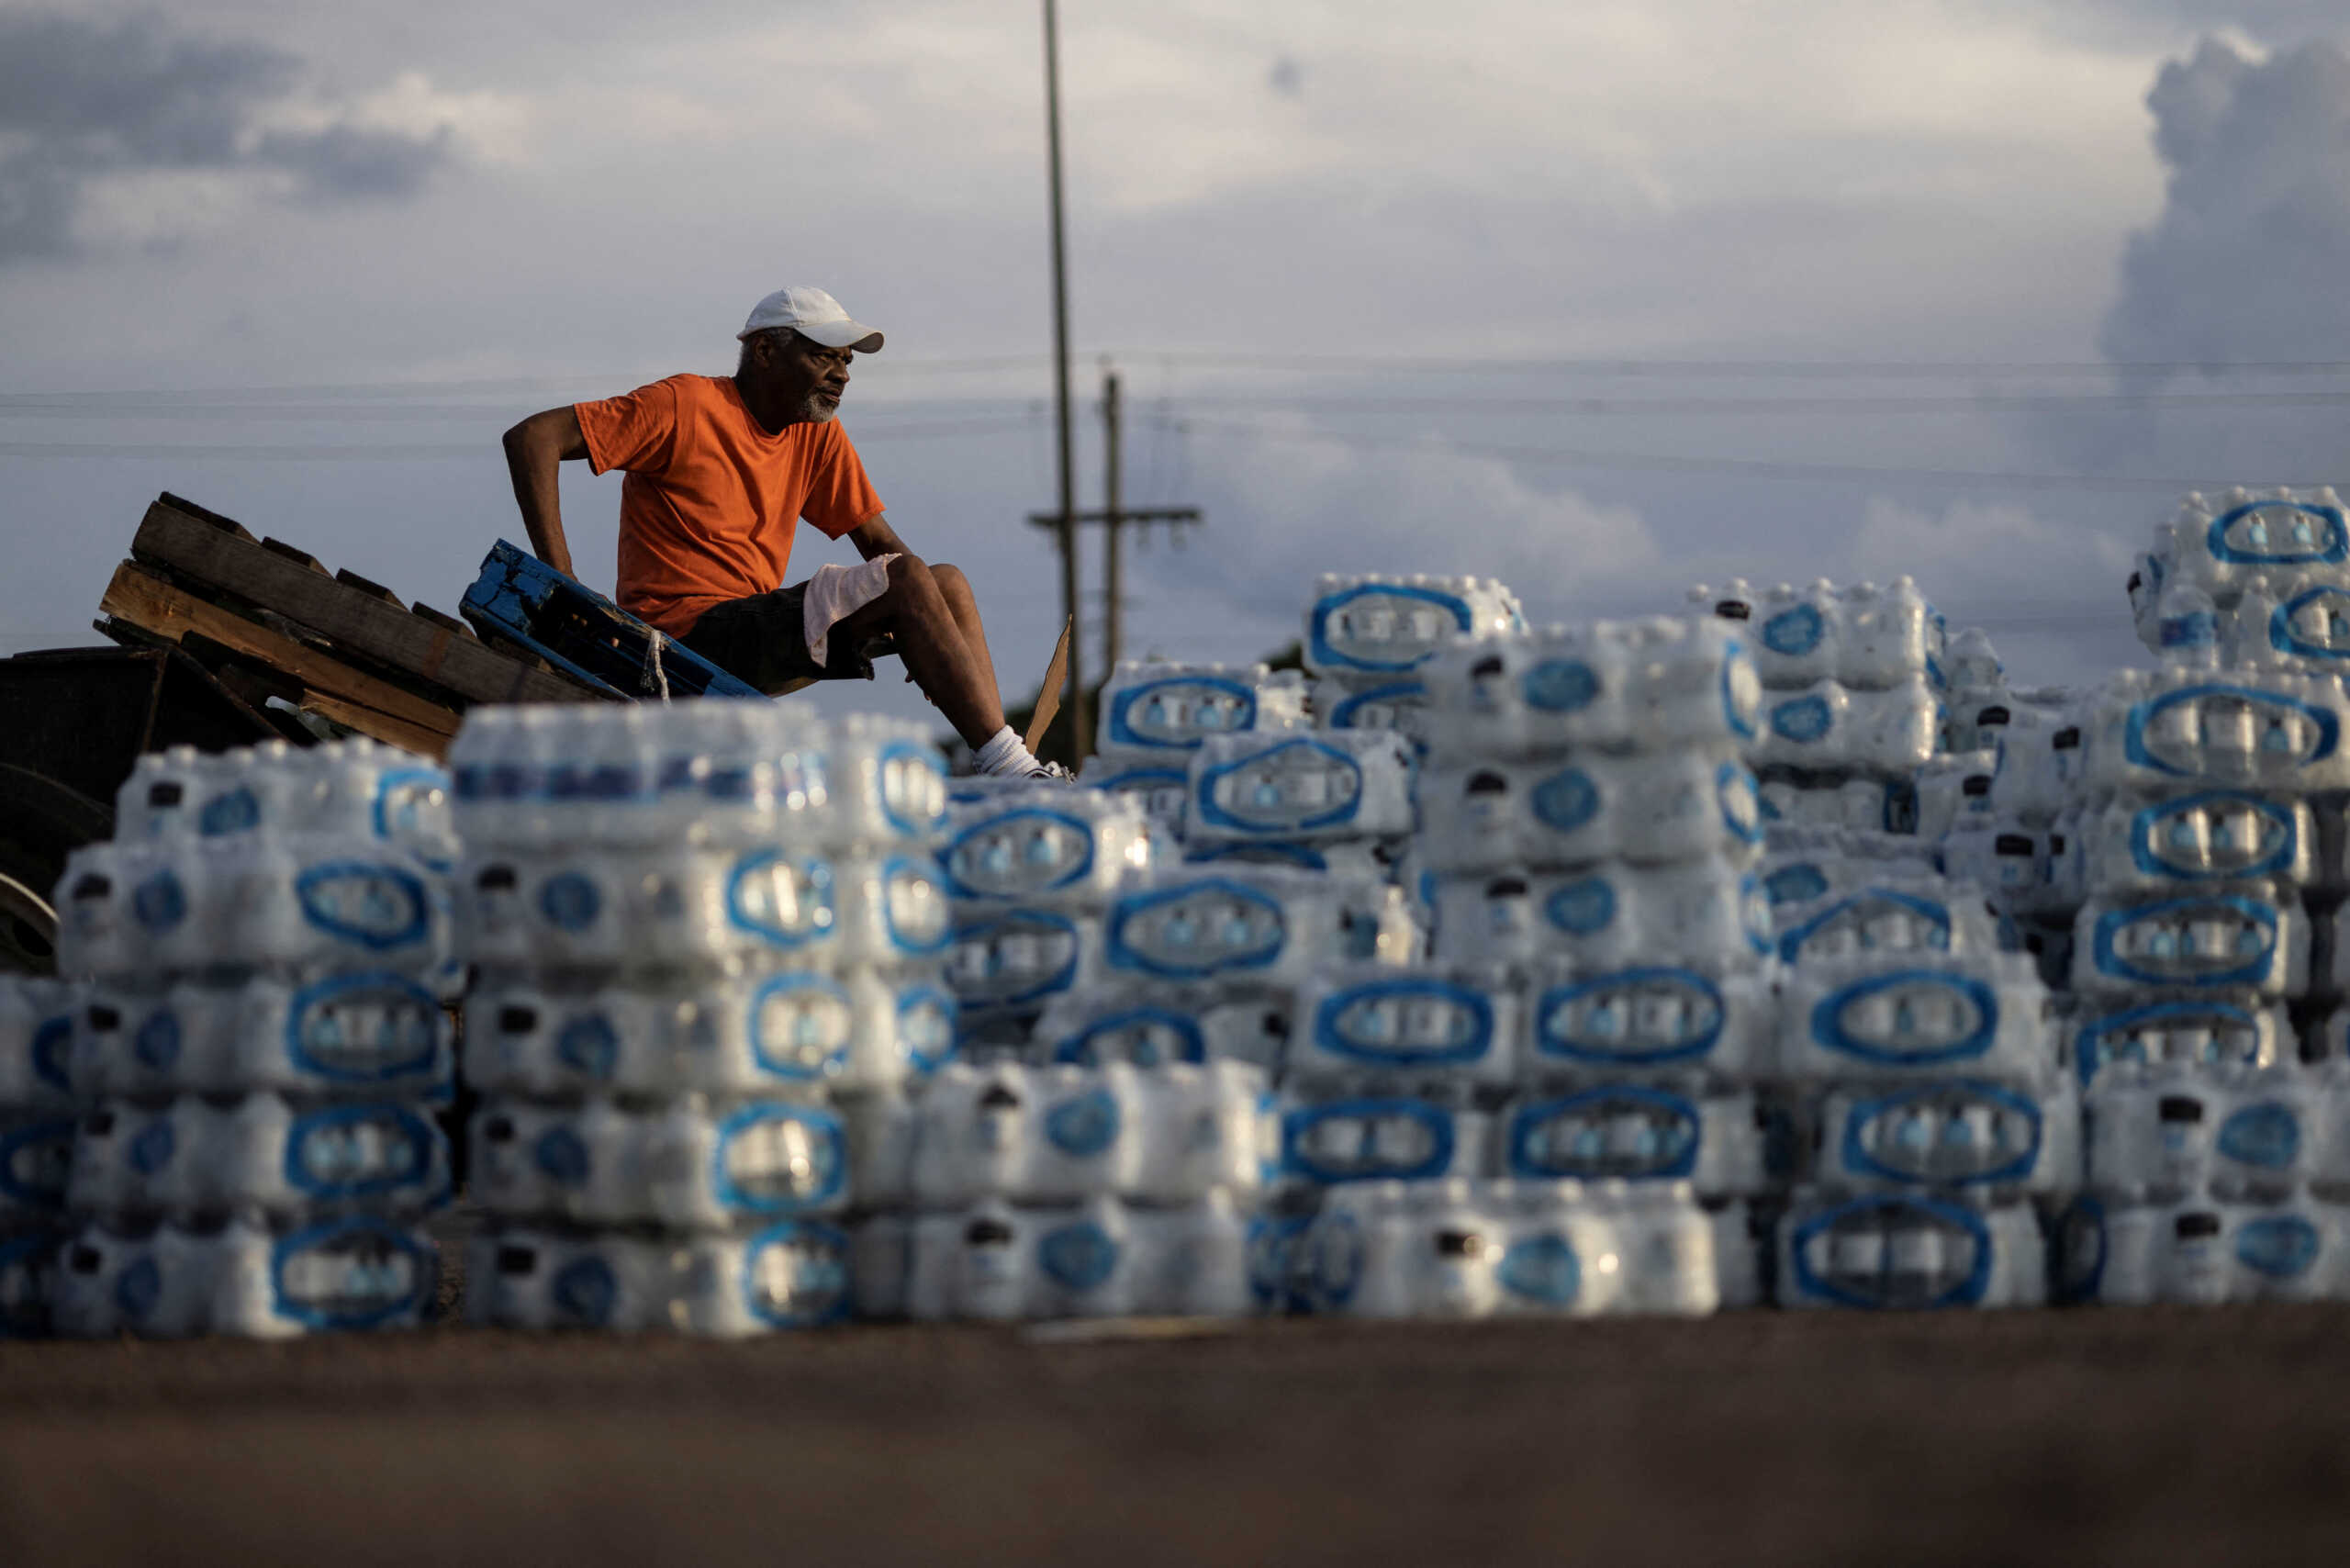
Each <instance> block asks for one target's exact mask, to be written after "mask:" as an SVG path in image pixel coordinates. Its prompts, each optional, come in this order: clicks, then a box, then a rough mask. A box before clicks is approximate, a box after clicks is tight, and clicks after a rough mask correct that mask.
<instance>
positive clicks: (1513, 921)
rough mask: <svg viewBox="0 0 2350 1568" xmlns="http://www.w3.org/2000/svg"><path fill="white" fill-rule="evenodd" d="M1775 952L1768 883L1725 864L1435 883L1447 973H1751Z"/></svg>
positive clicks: (1440, 952) (1500, 875)
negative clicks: (1545, 965)
mask: <svg viewBox="0 0 2350 1568" xmlns="http://www.w3.org/2000/svg"><path fill="white" fill-rule="evenodd" d="M1771 945H1772V924H1771V904H1770V900H1769V896H1768V895H1767V894H1766V893H1765V892H1764V891H1763V889H1762V879H1761V878H1760V877H1758V876H1756V875H1755V874H1754V873H1753V872H1752V871H1750V870H1747V869H1745V868H1742V867H1741V866H1740V865H1739V864H1738V863H1737V862H1736V861H1733V860H1729V859H1725V858H1723V857H1718V856H1707V857H1703V858H1700V859H1696V860H1691V861H1687V862H1684V863H1683V864H1680V865H1668V866H1632V865H1626V864H1623V863H1620V862H1619V863H1615V864H1603V865H1599V866H1593V867H1589V868H1584V869H1582V870H1578V871H1552V872H1541V871H1533V872H1527V871H1497V872H1489V873H1487V874H1485V875H1483V876H1451V877H1442V878H1438V879H1437V882H1436V936H1435V952H1436V957H1437V958H1438V961H1440V962H1445V963H1511V964H1527V963H1531V962H1533V961H1535V960H1536V959H1538V958H1547V957H1553V956H1556V957H1560V958H1569V959H1572V960H1574V961H1575V962H1577V963H1581V964H1584V965H1588V966H1591V967H1593V968H1598V969H1619V968H1622V967H1624V966H1626V965H1628V964H1634V963H1639V962H1643V961H1645V962H1650V963H1696V964H1702V965H1706V966H1708V967H1712V968H1720V969H1738V968H1740V967H1741V966H1743V967H1745V968H1749V969H1751V968H1753V967H1754V966H1755V965H1757V964H1759V963H1760V962H1762V958H1764V956H1765V955H1767V954H1768V953H1769V952H1770V950H1771Z"/></svg>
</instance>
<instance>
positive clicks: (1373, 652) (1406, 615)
mask: <svg viewBox="0 0 2350 1568" xmlns="http://www.w3.org/2000/svg"><path fill="white" fill-rule="evenodd" d="M1382 600H1384V601H1387V602H1385V603H1383V604H1382V602H1381V601H1382ZM1429 609H1433V610H1435V611H1436V614H1435V615H1434V617H1433V620H1434V621H1435V622H1437V627H1436V629H1434V630H1433V631H1432V632H1431V633H1428V634H1421V633H1417V632H1413V633H1402V632H1399V630H1398V626H1399V623H1408V622H1414V621H1416V620H1417V619H1418V617H1419V615H1420V614H1421V613H1424V612H1425V611H1427V610H1429ZM1445 622H1449V625H1448V624H1445ZM1475 624H1476V621H1475V618H1474V617H1473V616H1472V615H1471V614H1470V611H1469V606H1468V604H1467V602H1466V601H1464V600H1463V599H1460V597H1459V596H1457V595H1454V594H1449V593H1442V592H1439V591H1438V590H1437V589H1435V588H1413V587H1409V586H1406V585H1404V584H1402V583H1365V584H1362V585H1360V587H1356V588H1344V589H1341V590H1340V591H1338V592H1337V593H1333V594H1326V595H1325V596H1324V597H1323V598H1321V599H1316V600H1315V602H1314V608H1313V609H1312V610H1308V611H1307V612H1306V618H1305V637H1306V644H1307V646H1306V654H1305V662H1306V664H1307V666H1310V667H1311V668H1314V669H1317V670H1326V669H1367V670H1407V669H1410V668H1412V667H1413V666H1415V665H1417V664H1418V663H1419V662H1420V661H1421V660H1422V659H1424V658H1426V657H1427V655H1428V654H1429V653H1430V652H1431V651H1433V650H1434V649H1435V648H1436V647H1437V646H1438V644H1440V643H1442V642H1443V640H1444V639H1445V638H1446V637H1447V636H1449V635H1450V634H1451V633H1454V632H1467V631H1470V630H1471V629H1472V628H1473V627H1474V625H1475Z"/></svg>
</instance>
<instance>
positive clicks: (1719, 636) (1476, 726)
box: [1282, 620, 1772, 1316]
mask: <svg viewBox="0 0 2350 1568" xmlns="http://www.w3.org/2000/svg"><path fill="white" fill-rule="evenodd" d="M1421 676H1422V680H1423V682H1424V684H1425V687H1426V689H1427V708H1426V711H1425V731H1424V733H1425V734H1426V737H1427V744H1428V746H1429V752H1430V756H1431V757H1432V758H1433V759H1434V760H1432V761H1431V763H1430V764H1429V765H1428V767H1427V769H1426V771H1425V772H1424V773H1423V775H1422V778H1421V781H1420V790H1419V805H1420V812H1421V823H1422V829H1421V833H1420V835H1419V837H1418V839H1417V841H1416V844H1415V846H1414V847H1413V850H1412V854H1411V860H1412V863H1413V864H1414V865H1415V867H1416V868H1417V870H1418V879H1419V880H1421V881H1422V882H1423V884H1424V886H1425V888H1426V890H1427V902H1428V904H1429V905H1430V907H1431V908H1432V909H1433V911H1434V914H1435V932H1434V953H1433V960H1432V961H1431V962H1429V963H1427V964H1426V965H1422V966H1419V967H1416V968H1414V969H1406V970H1403V971H1385V972H1382V971H1378V970H1370V969H1337V970H1335V971H1332V972H1329V973H1326V974H1323V975H1320V976H1317V977H1316V978H1315V980H1314V982H1313V984H1312V985H1311V986H1309V987H1308V988H1307V989H1306V991H1304V993H1303V994H1302V996H1301V999H1300V1004H1299V1007H1298V1013H1297V1020H1296V1028H1295V1030H1294V1032H1293V1035H1292V1040H1291V1043H1290V1049H1289V1053H1288V1065H1287V1071H1286V1075H1285V1088H1284V1106H1285V1112H1284V1117H1283V1126H1282V1153H1283V1165H1284V1170H1285V1172H1286V1173H1287V1175H1288V1178H1289V1179H1290V1180H1291V1181H1292V1182H1293V1183H1295V1184H1296V1185H1297V1186H1298V1187H1299V1188H1301V1189H1303V1190H1304V1191H1306V1192H1308V1193H1314V1192H1317V1191H1318V1192H1319V1193H1320V1194H1321V1196H1320V1204H1319V1207H1318V1212H1315V1213H1314V1214H1313V1215H1311V1217H1309V1218H1305V1219H1303V1220H1300V1221H1298V1222H1296V1223H1295V1230H1296V1233H1297V1237H1298V1239H1297V1242H1296V1244H1295V1251H1296V1256H1297V1259H1298V1263H1297V1265H1296V1269H1295V1274H1296V1280H1297V1286H1296V1288H1297V1289H1298V1291H1299V1292H1300V1294H1303V1295H1304V1298H1305V1299H1306V1301H1307V1302H1308V1303H1309V1304H1310V1305H1313V1306H1315V1307H1316V1308H1317V1309H1320V1310H1326V1311H1338V1312H1352V1313H1359V1314H1365V1315H1371V1316H1462V1315H1468V1316H1483V1315H1488V1314H1548V1315H1585V1314H1591V1313H1602V1312H1641V1311H1651V1312H1653V1311H1672V1312H1702V1311H1708V1310H1711V1309H1712V1308H1713V1307H1714V1306H1715V1305H1718V1303H1719V1302H1721V1301H1722V1300H1724V1299H1729V1300H1731V1301H1739V1300H1744V1299H1751V1296H1752V1294H1754V1291H1755V1289H1756V1284H1755V1282H1754V1279H1753V1276H1752V1271H1751V1266H1749V1265H1750V1264H1751V1252H1749V1250H1748V1249H1746V1247H1745V1245H1744V1235H1745V1225H1744V1215H1743V1213H1742V1211H1741V1210H1740V1202H1741V1201H1742V1200H1744V1199H1745V1198H1748V1197H1750V1196H1751V1195H1753V1194H1755V1193H1759V1192H1761V1191H1762V1189H1763V1186H1764V1183H1765V1172H1764V1170H1763V1168H1762V1167H1763V1160H1762V1133H1761V1123H1760V1121H1759V1119H1758V1117H1757V1114H1756V1106H1755V1103H1754V1101H1753V1097H1752V1093H1751V1087H1752V1083H1753V1081H1754V1079H1753V1074H1754V1072H1755V1070H1756V1069H1757V1068H1758V1067H1759V1066H1760V1065H1761V1063H1762V1055H1763V1053H1764V1052H1765V1051H1766V1049H1767V1047H1768V1043H1769V1031H1770V1025H1771V1022H1772V1010H1771V1007H1770V1003H1769V985H1768V975H1767V973H1766V972H1765V970H1766V969H1767V962H1768V949H1769V935H1770V932H1769V924H1768V915H1767V912H1766V909H1765V906H1764V904H1763V901H1762V890H1761V888H1760V886H1759V884H1758V883H1757V882H1756V880H1755V879H1754V878H1753V876H1752V874H1751V865H1752V862H1753V859H1754V857H1755V855H1756V853H1757V847H1758V846H1759V844H1760V841H1761V837H1762V829H1761V825H1760V819H1759V811H1758V806H1757V802H1756V798H1755V790H1754V780H1753V778H1752V776H1751V774H1750V773H1749V772H1748V771H1747V770H1746V768H1745V767H1744V766H1743V765H1742V764H1741V763H1740V760H1739V756H1738V753H1739V749H1740V746H1741V745H1743V744H1744V743H1745V741H1746V740H1747V739H1748V738H1749V736H1750V735H1751V733H1752V730H1753V726H1754V722H1755V719H1756V715H1757V712H1758V711H1759V708H1760V705H1761V700H1762V692H1761V688H1760V686H1759V683H1758V682H1757V681H1756V679H1755V676H1754V668H1753V665H1752V662H1751V658H1750V657H1749V655H1747V653H1746V652H1745V650H1744V647H1743V645H1742V640H1741V638H1740V635H1739V634H1738V632H1737V630H1736V629H1733V628H1731V627H1729V625H1727V624H1726V623H1723V622H1712V621H1703V620H1699V621H1656V622H1635V623H1626V624H1614V623H1609V622H1599V623H1596V624H1595V625H1591V626H1587V627H1582V628H1575V629H1568V628H1553V629H1550V630H1549V631H1545V632H1539V633H1516V634H1511V635H1505V636H1500V637H1492V638H1485V639H1460V640H1457V641H1456V642H1454V643H1453V644H1451V645H1449V647H1447V648H1446V649H1445V650H1444V651H1442V652H1441V653H1439V654H1438V655H1437V656H1436V657H1435V658H1433V659H1432V660H1430V661H1428V663H1427V665H1426V666H1423V667H1422V670H1421ZM1341 733H1343V732H1341ZM1701 1204H1703V1205H1711V1206H1712V1208H1713V1209H1715V1210H1718V1213H1716V1212H1709V1208H1708V1207H1707V1206H1701ZM1718 1232H1719V1235H1720V1237H1721V1238H1722V1240H1721V1242H1720V1244H1718ZM1725 1265H1727V1267H1725Z"/></svg>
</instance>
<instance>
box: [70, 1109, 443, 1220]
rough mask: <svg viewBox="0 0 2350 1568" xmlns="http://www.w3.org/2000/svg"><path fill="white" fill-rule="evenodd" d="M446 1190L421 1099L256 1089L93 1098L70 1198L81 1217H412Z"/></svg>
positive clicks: (79, 1139) (76, 1148) (77, 1143)
mask: <svg viewBox="0 0 2350 1568" xmlns="http://www.w3.org/2000/svg"><path fill="white" fill-rule="evenodd" d="M449 1195H450V1176H449V1144H448V1139H447V1138H445V1137H442V1132H441V1129H440V1127H439V1126H437V1125H436V1124H435V1123H434V1122H433V1120H432V1118H431V1114H429V1113H428V1111H426V1110H425V1109H424V1108H421V1107H419V1106H417V1105H413V1104H408V1103H401V1102H398V1101H356V1102H349V1103H337V1104H328V1105H310V1106H303V1105H295V1104H289V1103H287V1102H286V1101H285V1099H284V1098H282V1097H281V1096H279V1095H276V1094H272V1093H266V1092H263V1093H254V1094H247V1095H244V1096H243V1097H241V1098H239V1099H235V1100H222V1099H217V1098H213V1097H210V1096H207V1097H203V1098H198V1097H197V1096H195V1095H183V1096H181V1097H180V1098H179V1099H176V1100H169V1101H165V1102H162V1103H160V1104H158V1103H140V1102H133V1101H129V1100H107V1101H102V1102H100V1103H98V1104H97V1105H96V1106H95V1107H93V1108H92V1109H90V1110H88V1111H85V1112H84V1113H83V1114H82V1117H81V1121H80V1124H79V1126H78V1130H77V1132H76V1135H75V1137H74V1144H73V1181H72V1184H71V1186H70V1187H69V1188H68V1190H67V1204H68V1206H69V1207H70V1208H71V1209H72V1210H73V1212H74V1213H76V1214H88V1215H173V1216H175V1217H178V1218H182V1219H191V1218H193V1217H195V1216H197V1215H218V1214H227V1213H230V1212H232V1211H233V1212H243V1211H246V1210H251V1209H261V1210H266V1211H268V1212H271V1213H274V1214H285V1215H297V1214H308V1215H320V1214H325V1213H330V1212H337V1211H342V1210H357V1209H365V1210H367V1211H369V1212H371V1213H376V1214H406V1215H417V1214H422V1213H424V1212H425V1211H427V1210H429V1209H434V1208H438V1207H440V1206H441V1205H442V1204H445V1203H447V1202H448V1201H449Z"/></svg>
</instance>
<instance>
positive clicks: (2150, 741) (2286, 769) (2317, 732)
mask: <svg viewBox="0 0 2350 1568" xmlns="http://www.w3.org/2000/svg"><path fill="white" fill-rule="evenodd" d="M2205 702H2215V703H2217V702H2225V703H2229V704H2233V705H2234V706H2236V707H2240V708H2241V709H2242V710H2243V711H2244V715H2245V718H2246V720H2247V722H2249V724H2250V725H2251V727H2252V728H2253V729H2254V730H2255V731H2256V732H2257V733H2258V734H2259V739H2258V741H2257V742H2256V743H2255V745H2256V748H2257V751H2256V756H2255V767H2256V768H2257V770H2258V771H2259V772H2260V773H2261V774H2262V776H2263V777H2264V778H2270V779H2284V778H2289V777H2290V776H2291V775H2293V774H2295V773H2298V772H2299V771H2300V770H2301V769H2302V768H2305V767H2310V766H2311V764H2313V763H2318V762H2322V761H2324V760H2325V759H2326V758H2328V757H2330V756H2333V754H2334V751H2335V750H2336V749H2337V748H2338V747H2339V745H2341V741H2342V724H2341V721H2340V720H2339V719H2337V718H2336V717H2335V716H2334V715H2333V713H2332V712H2329V711H2327V710H2325V709H2323V708H2320V707H2317V706H2315V705H2314V704H2311V703H2308V702H2303V701H2301V700H2299V699H2297V698H2291V697H2285V696H2280V695H2278V694H2277V693H2276V692H2273V691H2262V690H2260V689H2257V688H2256V687H2250V686H2231V685H2228V684H2225V683H2223V682H2219V681H2213V682H2210V683H2208V684H2205V685H2201V686H2189V687H2183V688H2181V689H2178V690H2177V691H2172V692H2166V693H2165V694H2164V695H2162V696H2160V697H2155V698H2150V699H2149V700H2146V701H2143V702H2138V703H2133V704H2132V706H2131V709H2130V712H2129V716H2128V717H2127V718H2126V719H2125V720H2124V721H2123V722H2122V726H2121V750H2122V754H2123V755H2124V756H2127V757H2128V758H2129V759H2130V760H2131V762H2132V763H2134V764H2136V765H2137V766H2138V767H2150V768H2153V769H2154V771H2155V772H2157V773H2165V774H2169V775H2170V776H2172V777H2173V778H2199V777H2201V776H2202V775H2203V774H2205V773H2206V772H2207V771H2209V770H2210V768H2209V765H2208V763H2207V761H2206V759H2205V758H2204V756H2203V755H2202V745H2203V741H2202V738H2201V737H2202V734H2203V728H2202V726H2201V724H2200V723H2196V724H2193V725H2189V726H2185V727H2184V728H2186V729H2187V730H2188V731H2190V732H2191V733H2190V734H2174V733H2173V726H2171V725H2170V724H2168V723H2166V722H2165V720H2166V719H2167V717H2168V716H2169V714H2170V712H2171V711H2172V710H2174V709H2177V708H2181V707H2188V708H2195V707H2198V706H2199V705H2200V704H2202V703H2205ZM2243 755H2244V754H2243V752H2242V750H2241V749H2240V748H2231V749H2230V750H2229V751H2228V752H2227V753H2226V756H2227V757H2228V759H2229V766H2230V767H2232V768H2233V767H2235V766H2237V764H2238V763H2239V762H2240V761H2241V759H2242V757H2243Z"/></svg>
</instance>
